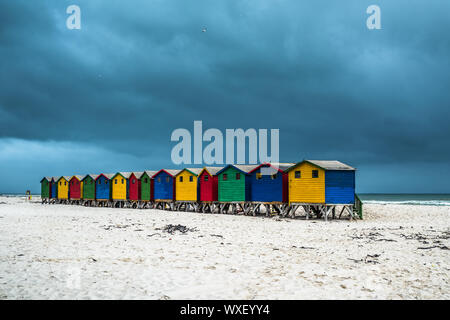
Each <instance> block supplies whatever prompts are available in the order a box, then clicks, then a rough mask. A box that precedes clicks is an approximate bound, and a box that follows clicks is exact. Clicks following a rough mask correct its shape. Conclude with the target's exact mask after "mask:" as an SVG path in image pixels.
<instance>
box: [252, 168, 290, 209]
mask: <svg viewBox="0 0 450 320" xmlns="http://www.w3.org/2000/svg"><path fill="white" fill-rule="evenodd" d="M294 164H295V163H272V164H271V163H263V164H261V165H259V166H258V167H256V168H255V169H253V170H252V171H250V173H249V174H250V184H251V187H250V201H253V202H287V201H288V174H287V172H286V170H287V169H288V168H290V167H292V166H293V165H294Z"/></svg>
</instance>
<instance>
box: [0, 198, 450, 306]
mask: <svg viewBox="0 0 450 320" xmlns="http://www.w3.org/2000/svg"><path fill="white" fill-rule="evenodd" d="M364 210H365V219H364V220H363V221H361V220H359V221H348V220H333V221H329V222H324V221H322V220H308V221H305V220H292V219H279V218H265V217H248V216H233V215H218V214H214V215H212V214H200V213H187V212H167V211H158V210H133V209H111V208H86V207H81V206H68V205H41V204H40V202H39V198H33V201H32V202H27V201H26V200H25V199H24V198H20V197H0V244H1V245H0V299H449V298H450V285H449V279H448V275H449V271H450V256H449V253H450V251H449V247H450V241H449V238H450V206H419V205H391V204H388V205H380V204H366V205H365V206H364ZM169 224H172V225H178V224H180V225H183V226H186V227H187V228H190V230H189V231H188V232H186V233H182V232H179V231H176V232H174V233H173V234H170V233H167V232H165V231H164V230H163V229H164V227H165V226H166V225H169Z"/></svg>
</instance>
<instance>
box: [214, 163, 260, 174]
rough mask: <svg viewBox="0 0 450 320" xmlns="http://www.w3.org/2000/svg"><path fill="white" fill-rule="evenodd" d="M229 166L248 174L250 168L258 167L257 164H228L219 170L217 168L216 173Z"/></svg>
mask: <svg viewBox="0 0 450 320" xmlns="http://www.w3.org/2000/svg"><path fill="white" fill-rule="evenodd" d="M230 167H234V168H236V169H238V170H239V171H241V172H242V173H244V174H249V173H250V172H251V171H252V170H254V169H256V168H257V167H258V165H257V164H245V165H243V164H229V165H227V166H226V167H224V168H222V169H221V170H219V171H218V172H217V173H216V174H219V173H221V172H222V171H225V170H226V169H228V168H230Z"/></svg>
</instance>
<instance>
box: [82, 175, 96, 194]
mask: <svg viewBox="0 0 450 320" xmlns="http://www.w3.org/2000/svg"><path fill="white" fill-rule="evenodd" d="M97 177H98V174H88V175H86V176H85V177H84V178H83V179H82V180H81V182H83V199H84V200H95V179H97Z"/></svg>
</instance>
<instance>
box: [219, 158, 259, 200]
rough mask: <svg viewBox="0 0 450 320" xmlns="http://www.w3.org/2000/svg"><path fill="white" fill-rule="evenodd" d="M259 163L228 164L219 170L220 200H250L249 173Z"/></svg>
mask: <svg viewBox="0 0 450 320" xmlns="http://www.w3.org/2000/svg"><path fill="white" fill-rule="evenodd" d="M256 167H257V165H231V164H230V165H228V166H226V167H224V168H223V169H222V170H220V171H218V172H217V176H218V200H219V201H220V202H243V201H250V187H251V178H250V175H249V173H250V172H251V171H252V170H253V169H255V168H256Z"/></svg>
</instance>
